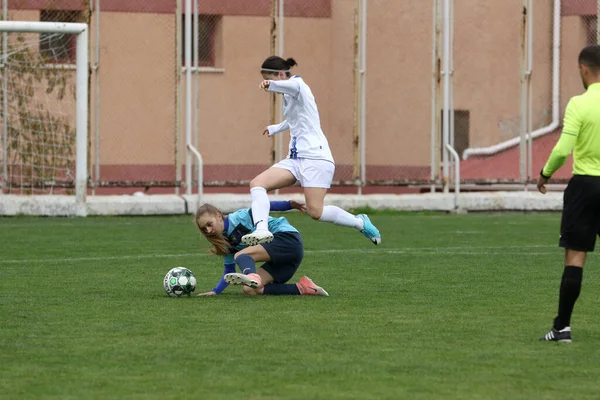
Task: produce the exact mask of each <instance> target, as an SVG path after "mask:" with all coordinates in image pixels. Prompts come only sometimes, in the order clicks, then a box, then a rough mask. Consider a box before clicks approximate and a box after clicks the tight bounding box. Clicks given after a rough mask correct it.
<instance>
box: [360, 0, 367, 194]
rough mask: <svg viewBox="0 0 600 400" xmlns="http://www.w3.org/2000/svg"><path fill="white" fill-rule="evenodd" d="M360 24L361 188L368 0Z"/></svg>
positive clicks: (362, 177)
mask: <svg viewBox="0 0 600 400" xmlns="http://www.w3.org/2000/svg"><path fill="white" fill-rule="evenodd" d="M361 7H362V13H361V15H362V21H361V24H360V127H359V129H360V183H361V184H360V186H359V189H360V190H359V194H362V187H363V186H364V185H365V184H366V182H367V143H366V142H367V122H366V121H367V110H366V108H367V91H366V86H367V0H362V3H361Z"/></svg>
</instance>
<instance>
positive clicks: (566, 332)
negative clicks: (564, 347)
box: [540, 326, 572, 343]
mask: <svg viewBox="0 0 600 400" xmlns="http://www.w3.org/2000/svg"><path fill="white" fill-rule="evenodd" d="M540 340H545V341H547V342H562V343H571V342H572V340H571V327H569V326H567V327H566V328H563V329H561V330H558V329H554V328H552V329H551V330H550V332H548V333H546V334H545V335H544V336H542V337H541V338H540Z"/></svg>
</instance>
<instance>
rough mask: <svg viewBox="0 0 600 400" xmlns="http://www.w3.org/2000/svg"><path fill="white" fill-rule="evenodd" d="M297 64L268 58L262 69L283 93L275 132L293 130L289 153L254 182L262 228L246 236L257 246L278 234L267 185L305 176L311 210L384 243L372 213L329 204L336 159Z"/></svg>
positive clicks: (268, 86) (264, 85)
mask: <svg viewBox="0 0 600 400" xmlns="http://www.w3.org/2000/svg"><path fill="white" fill-rule="evenodd" d="M295 65H296V61H295V60H294V59H293V58H288V59H287V60H284V59H283V58H281V57H277V56H272V57H269V58H267V59H266V60H265V61H264V62H263V64H262V66H261V69H260V73H261V75H262V77H263V79H264V80H263V81H262V82H261V83H260V85H259V88H260V89H262V90H265V91H267V92H274V93H279V94H281V95H282V96H283V114H284V116H285V118H286V119H285V120H284V121H283V122H281V123H280V124H277V125H270V126H268V127H266V129H265V130H264V132H263V135H264V134H268V135H269V136H273V135H275V134H278V133H281V132H284V131H286V130H288V129H289V131H290V144H289V154H288V156H287V157H286V158H284V159H283V160H281V161H279V162H278V163H277V164H275V165H273V166H272V167H271V168H269V169H267V170H266V171H264V172H262V173H261V174H260V175H258V176H257V177H255V178H254V179H252V181H251V182H250V194H251V196H252V218H253V222H254V224H255V225H256V229H255V230H254V231H252V232H250V233H248V234H247V235H244V236H243V237H242V242H243V243H245V244H247V245H249V246H254V245H256V244H259V243H268V242H269V241H271V240H272V239H273V233H272V232H271V231H270V229H269V197H268V195H267V191H269V190H274V189H279V188H284V187H287V186H292V185H294V184H295V183H296V182H299V183H300V185H301V186H302V188H303V189H304V198H305V201H306V207H307V212H308V215H310V216H311V217H312V218H313V219H315V220H318V221H321V222H330V223H333V224H335V225H342V226H347V227H352V228H355V229H357V230H359V231H360V232H361V233H362V234H363V235H364V236H366V237H367V238H368V239H369V240H370V241H371V242H373V243H374V244H379V243H381V235H380V233H379V230H377V228H376V227H375V225H373V224H372V223H371V221H370V220H369V217H368V216H367V215H366V214H359V215H357V216H354V215H352V214H350V213H349V212H347V211H345V210H342V209H341V208H339V207H336V206H331V205H329V206H324V204H323V203H324V200H325V195H326V194H327V190H328V189H329V188H330V186H331V181H332V180H333V173H334V171H335V163H334V160H333V156H332V155H331V150H330V149H329V143H328V141H327V138H326V137H325V134H324V133H323V130H322V129H321V121H320V117H319V110H318V108H317V103H316V102H315V97H314V96H313V93H312V91H311V90H310V87H308V85H307V84H306V83H305V82H304V80H303V79H302V78H301V77H300V76H298V75H291V73H290V68H292V67H293V66H295Z"/></svg>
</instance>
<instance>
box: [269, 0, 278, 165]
mask: <svg viewBox="0 0 600 400" xmlns="http://www.w3.org/2000/svg"><path fill="white" fill-rule="evenodd" d="M277 2H278V0H271V31H270V34H271V43H270V44H271V55H275V51H276V50H275V42H276V40H277V29H276V27H277V16H276V14H277V13H276V9H277ZM276 120H277V97H276V95H275V93H270V98H269V121H270V122H269V123H270V124H275V122H276ZM276 152H277V146H276V142H275V140H272V141H271V163H272V164H275V162H276Z"/></svg>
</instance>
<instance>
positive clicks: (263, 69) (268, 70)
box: [260, 68, 290, 72]
mask: <svg viewBox="0 0 600 400" xmlns="http://www.w3.org/2000/svg"><path fill="white" fill-rule="evenodd" d="M260 70H261V72H262V71H266V72H290V70H289V69H270V68H261V69H260Z"/></svg>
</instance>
